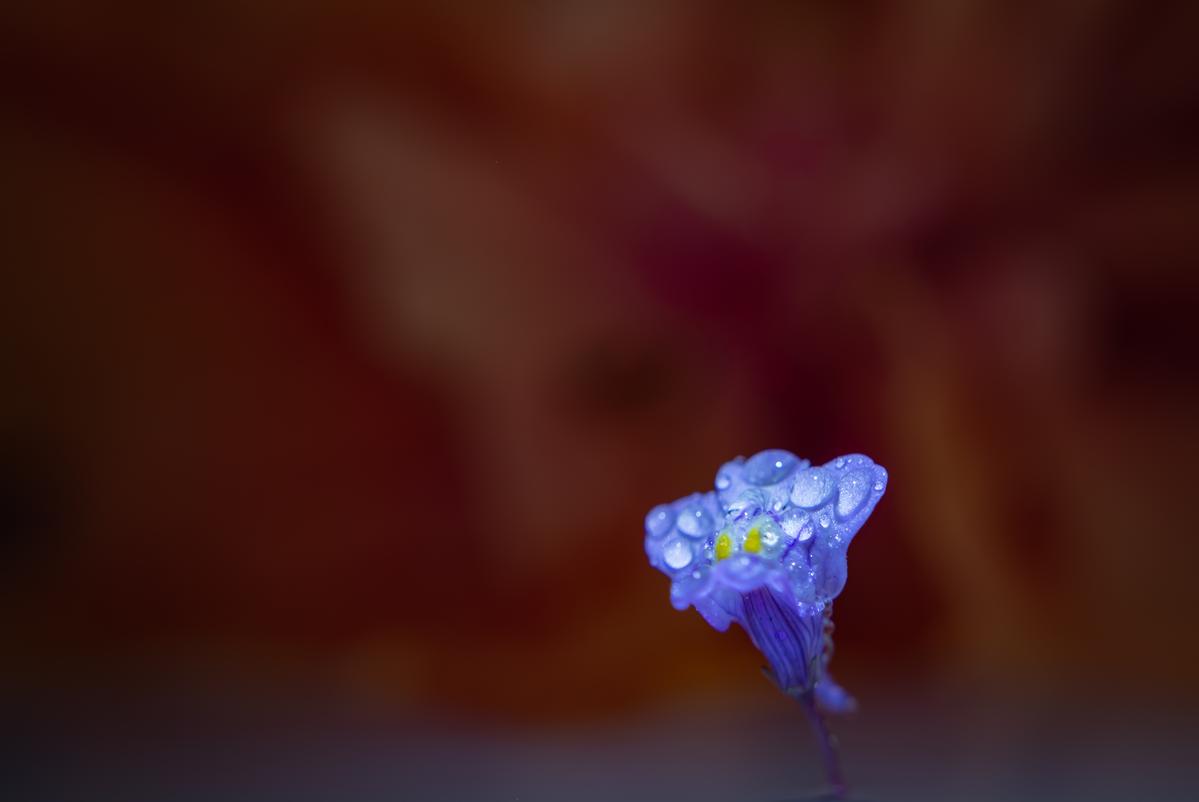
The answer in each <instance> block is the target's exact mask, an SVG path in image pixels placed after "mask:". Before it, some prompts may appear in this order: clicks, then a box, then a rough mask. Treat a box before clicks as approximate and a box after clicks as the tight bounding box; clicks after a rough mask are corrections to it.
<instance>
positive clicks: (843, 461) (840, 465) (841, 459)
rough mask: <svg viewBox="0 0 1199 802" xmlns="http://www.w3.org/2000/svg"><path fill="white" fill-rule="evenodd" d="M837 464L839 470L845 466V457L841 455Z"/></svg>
mask: <svg viewBox="0 0 1199 802" xmlns="http://www.w3.org/2000/svg"><path fill="white" fill-rule="evenodd" d="M835 464H836V466H837V469H838V470H840V469H841V468H844V467H845V457H841V458H840V459H838V460H837V462H836V463H835Z"/></svg>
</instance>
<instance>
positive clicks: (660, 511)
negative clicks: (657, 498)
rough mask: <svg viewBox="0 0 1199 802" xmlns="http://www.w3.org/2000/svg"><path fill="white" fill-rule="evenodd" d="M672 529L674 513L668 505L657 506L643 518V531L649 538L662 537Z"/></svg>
mask: <svg viewBox="0 0 1199 802" xmlns="http://www.w3.org/2000/svg"><path fill="white" fill-rule="evenodd" d="M673 527H674V511H673V510H672V509H670V505H668V504H659V505H658V506H657V507H654V508H653V509H652V510H650V511H649V515H647V516H645V531H646V532H647V533H648V534H649V536H650V537H662V535H664V534H666V533H667V532H669V531H670V530H671V528H673Z"/></svg>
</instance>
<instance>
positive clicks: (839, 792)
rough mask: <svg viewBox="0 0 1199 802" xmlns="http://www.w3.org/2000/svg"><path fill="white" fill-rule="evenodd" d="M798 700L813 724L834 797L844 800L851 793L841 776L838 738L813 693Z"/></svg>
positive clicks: (804, 693) (805, 694) (802, 695)
mask: <svg viewBox="0 0 1199 802" xmlns="http://www.w3.org/2000/svg"><path fill="white" fill-rule="evenodd" d="M796 698H797V699H798V700H799V703H800V705H801V706H802V707H803V709H804V712H805V713H807V714H808V721H810V722H811V723H812V730H813V731H815V733H816V740H817V741H819V742H820V756H821V759H822V760H823V761H824V772H825V774H826V775H827V776H828V782H829V785H831V786H832V789H833V796H834V797H836V798H837V799H844V798H845V796H846V794H847V793H849V786H847V785H846V784H845V778H844V777H843V776H842V775H841V757H840V755H839V754H838V752H837V736H835V735H833V734H832V733H831V732H829V729H828V724H826V723H825V721H824V715H823V714H822V713H821V712H820V710H819V709H817V707H816V696H815V693H814V692H813V691H810V690H809V691H805V692H803V693H802V694H799V695H798V696H796Z"/></svg>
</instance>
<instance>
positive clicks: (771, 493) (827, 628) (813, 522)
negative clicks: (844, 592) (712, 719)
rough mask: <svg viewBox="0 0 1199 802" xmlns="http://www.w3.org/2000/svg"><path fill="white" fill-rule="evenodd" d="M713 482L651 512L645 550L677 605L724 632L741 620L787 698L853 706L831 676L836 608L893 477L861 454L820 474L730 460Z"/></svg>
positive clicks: (778, 461) (770, 455) (787, 464)
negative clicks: (853, 549) (857, 545)
mask: <svg viewBox="0 0 1199 802" xmlns="http://www.w3.org/2000/svg"><path fill="white" fill-rule="evenodd" d="M715 485H716V489H715V490H714V491H712V492H709V493H702V494H701V493H695V494H693V495H690V496H687V497H685V498H681V499H679V500H678V501H675V502H673V503H671V504H662V505H660V506H658V507H655V508H654V509H652V510H650V513H649V515H647V516H646V519H645V550H646V553H647V554H648V555H649V561H650V564H651V565H653V566H654V567H655V568H657V569H658V570H660V571H662V572H663V573H664V574H666V575H667V576H669V577H670V579H671V587H670V600H671V603H672V604H673V605H674V606H675V608H676V609H679V610H685V609H687V608H688V607H694V608H695V609H696V610H698V611H699V613H700V615H702V616H703V617H704V619H705V620H707V622H708V623H709V624H711V625H712V626H713V627H715V628H716V629H718V630H720V631H724V630H726V629H728V627H729V624H731V623H733V622H734V621H735V622H737V623H738V624H740V625H741V627H742V628H743V629H744V630H745V631H746V632H747V633H748V634H749V637H750V639H751V640H752V641H753V642H754V645H755V646H757V647H758V649H759V650H760V651H761V652H762V654H763V655H764V656H765V658H766V660H767V662H768V663H769V664H770V669H769V670H770V673H771V675H772V679H773V680H774V681H775V683H776V684H778V686H779V688H781V689H782V690H783V691H784V692H785V693H787V694H789V695H791V696H795V697H796V698H799V699H801V700H802V701H807V702H810V701H811V700H813V699H814V700H815V702H816V703H818V704H819V705H820V706H821V707H822V708H824V709H827V710H832V711H843V710H848V709H851V708H852V707H853V704H854V702H853V699H851V698H850V697H849V695H848V694H846V693H845V691H843V690H842V689H841V688H840V687H839V686H837V684H836V683H834V682H833V681H832V679H831V678H830V677H829V676H828V672H827V664H828V659H829V657H830V656H831V652H832V640H831V631H832V620H831V616H832V602H833V599H835V598H836V597H837V595H838V594H839V593H840V592H841V589H842V588H843V587H844V586H845V578H846V562H845V553H846V550H847V549H848V548H849V544H850V541H852V540H853V536H854V535H855V534H857V531H858V529H860V528H861V526H862V524H863V523H865V522H866V519H867V518H868V517H870V513H871V512H872V511H873V510H874V505H875V504H877V503H878V500H879V499H880V498H882V495H883V493H884V492H885V491H886V489H887V471H886V469H884V468H883V467H882V466H881V465H876V464H875V463H874V462H873V461H872V460H871V459H870V458H869V457H865V456H862V455H861V454H852V455H849V456H845V457H838V458H837V459H835V460H832V461H830V462H828V463H826V464H824V465H821V466H818V467H814V466H812V465H811V463H809V462H808V461H807V460H801V459H799V458H798V457H796V456H795V455H794V454H792V453H791V452H789V451H783V450H781V449H769V450H767V451H762V452H759V453H757V454H755V455H754V456H752V457H750V458H749V459H748V460H747V459H744V458H740V457H739V458H737V459H736V460H733V461H732V462H728V463H725V464H724V465H722V466H721V468H720V470H719V471H717V473H716V482H715Z"/></svg>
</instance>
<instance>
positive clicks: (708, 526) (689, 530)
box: [679, 502, 716, 537]
mask: <svg viewBox="0 0 1199 802" xmlns="http://www.w3.org/2000/svg"><path fill="white" fill-rule="evenodd" d="M715 528H716V521H715V520H713V518H712V514H711V513H710V512H708V511H707V510H706V509H704V507H703V505H702V504H699V503H698V502H697V503H692V504H688V505H687V506H686V507H684V508H683V511H682V512H681V513H679V531H680V532H682V533H683V534H684V535H686V536H687V537H704V536H705V535H707V534H709V533H710V532H711V531H712V530H713V529H715Z"/></svg>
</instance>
